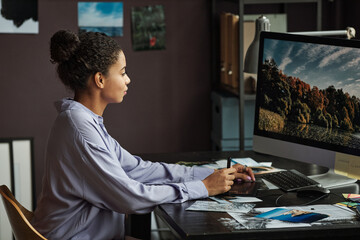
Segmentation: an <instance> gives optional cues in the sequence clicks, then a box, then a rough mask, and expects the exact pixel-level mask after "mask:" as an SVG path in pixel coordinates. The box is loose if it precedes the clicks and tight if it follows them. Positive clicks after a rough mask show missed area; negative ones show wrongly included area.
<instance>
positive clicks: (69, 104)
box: [54, 98, 104, 124]
mask: <svg viewBox="0 0 360 240" xmlns="http://www.w3.org/2000/svg"><path fill="white" fill-rule="evenodd" d="M54 105H55V108H56V109H57V111H58V112H59V113H60V112H64V111H66V110H72V109H81V110H84V111H86V112H87V113H89V114H90V115H91V116H92V117H93V119H94V120H95V121H96V122H97V123H98V124H104V118H103V117H102V116H100V115H97V114H95V113H94V112H93V111H91V110H90V109H88V108H87V107H85V106H84V105H82V104H81V103H79V102H77V101H75V100H74V99H72V98H63V99H61V100H59V101H56V102H55V104H54Z"/></svg>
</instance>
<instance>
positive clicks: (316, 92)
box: [257, 39, 360, 149]
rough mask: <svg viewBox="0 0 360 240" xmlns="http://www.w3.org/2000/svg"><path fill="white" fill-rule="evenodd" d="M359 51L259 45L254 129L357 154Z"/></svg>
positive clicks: (359, 139)
mask: <svg viewBox="0 0 360 240" xmlns="http://www.w3.org/2000/svg"><path fill="white" fill-rule="evenodd" d="M359 63H360V49H358V48H351V47H344V46H333V45H325V44H313V43H302V42H293V41H285V40H278V39H264V52H263V58H262V63H261V66H259V67H260V71H259V76H258V79H259V83H260V81H261V84H259V85H258V98H257V100H258V101H259V104H258V105H259V112H258V119H259V121H258V126H257V127H258V129H259V130H260V131H264V132H268V133H275V134H278V135H281V136H289V137H292V138H297V139H301V140H302V141H303V140H305V141H306V140H309V141H315V142H319V143H327V144H332V145H334V146H344V147H349V148H351V149H359V148H360V103H359V95H360V71H359V70H360V64H359Z"/></svg>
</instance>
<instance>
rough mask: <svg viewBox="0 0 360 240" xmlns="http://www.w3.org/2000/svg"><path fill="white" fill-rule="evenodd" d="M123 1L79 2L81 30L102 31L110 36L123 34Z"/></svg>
mask: <svg viewBox="0 0 360 240" xmlns="http://www.w3.org/2000/svg"><path fill="white" fill-rule="evenodd" d="M123 22H124V10H123V3H122V2H78V25H79V32H81V31H86V32H102V33H105V34H106V35H108V36H110V37H115V36H123Z"/></svg>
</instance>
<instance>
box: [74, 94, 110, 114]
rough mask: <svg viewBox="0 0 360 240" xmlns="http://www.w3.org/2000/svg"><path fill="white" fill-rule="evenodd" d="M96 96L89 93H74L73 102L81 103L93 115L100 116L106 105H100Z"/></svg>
mask: <svg viewBox="0 0 360 240" xmlns="http://www.w3.org/2000/svg"><path fill="white" fill-rule="evenodd" d="M100 99H101V98H99V97H98V96H96V94H91V93H89V92H86V91H84V92H75V96H74V100H75V101H77V102H79V103H81V104H82V105H84V106H85V107H87V108H88V109H90V110H91V111H92V112H94V113H95V114H97V115H99V116H102V115H103V113H104V110H105V108H106V105H107V104H104V103H102V101H101V100H100Z"/></svg>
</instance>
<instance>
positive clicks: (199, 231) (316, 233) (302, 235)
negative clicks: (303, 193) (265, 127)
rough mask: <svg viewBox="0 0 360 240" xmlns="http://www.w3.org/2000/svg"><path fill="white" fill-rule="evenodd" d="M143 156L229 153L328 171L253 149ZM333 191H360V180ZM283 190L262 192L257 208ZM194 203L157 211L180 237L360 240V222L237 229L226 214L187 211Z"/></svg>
mask: <svg viewBox="0 0 360 240" xmlns="http://www.w3.org/2000/svg"><path fill="white" fill-rule="evenodd" d="M141 156H142V157H143V159H148V160H152V161H163V162H178V161H209V160H217V159H222V158H227V157H228V156H231V157H234V158H237V157H240V158H243V157H251V158H253V159H254V160H255V161H258V162H269V161H270V162H272V163H273V166H274V167H278V168H286V169H296V170H298V171H300V172H302V173H304V174H305V175H314V174H321V173H326V172H327V171H328V169H327V168H326V167H321V166H317V165H315V164H308V163H303V162H298V161H292V160H289V159H284V158H277V157H273V156H267V155H263V154H257V153H255V152H253V151H241V152H196V153H180V154H148V155H141ZM331 191H332V193H337V194H341V193H343V192H349V191H351V192H352V193H358V192H359V181H358V182H357V183H355V184H351V185H348V186H347V187H342V188H336V189H333V190H331ZM283 193H284V192H282V191H281V190H266V191H259V193H258V197H259V198H261V199H262V200H263V202H261V203H257V205H256V207H267V206H274V204H275V200H276V198H277V197H278V196H279V195H281V194H283ZM306 201H308V200H305V202H306ZM339 201H341V199H340V198H339V197H338V196H336V195H334V194H330V195H329V197H327V198H325V199H323V200H321V201H318V202H316V204H321V203H336V202H339ZM193 202H194V201H188V202H185V203H182V204H163V205H160V206H158V207H157V208H156V210H155V214H157V215H158V216H160V217H161V218H162V219H163V220H164V222H165V223H167V224H168V226H169V227H170V229H171V230H172V231H173V233H174V234H175V235H176V236H177V237H178V238H180V239H235V238H238V239H355V238H357V239H359V237H360V222H355V223H354V224H349V223H342V224H336V225H328V226H317V227H310V228H288V229H265V230H236V229H234V228H233V227H231V226H225V225H224V224H223V223H222V222H221V221H219V220H220V219H221V218H231V217H230V216H229V215H228V214H227V213H219V212H196V211H185V209H186V208H187V207H189V206H190V205H191V204H192V203H193ZM302 203H304V199H299V198H297V197H296V194H295V193H287V194H286V195H284V196H283V197H281V199H280V201H279V204H280V205H283V206H289V205H299V204H302Z"/></svg>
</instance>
